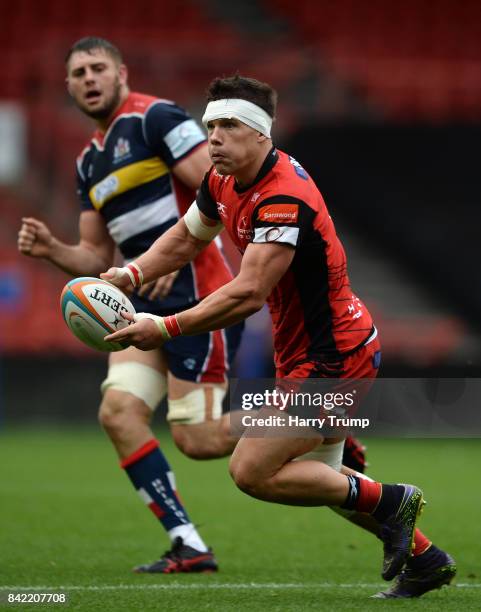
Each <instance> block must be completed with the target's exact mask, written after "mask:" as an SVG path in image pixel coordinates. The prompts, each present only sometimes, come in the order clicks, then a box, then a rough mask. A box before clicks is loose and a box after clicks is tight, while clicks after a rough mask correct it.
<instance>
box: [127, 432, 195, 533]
mask: <svg viewBox="0 0 481 612" xmlns="http://www.w3.org/2000/svg"><path fill="white" fill-rule="evenodd" d="M121 466H122V467H123V468H124V469H125V471H126V472H127V474H128V476H129V478H130V480H131V482H132V484H133V485H134V487H135V488H136V489H137V493H138V494H139V495H140V497H141V498H142V500H143V501H144V502H145V503H146V504H147V506H148V507H149V508H150V509H151V510H152V512H153V513H154V514H155V516H156V517H157V518H158V519H159V521H160V522H161V523H162V525H163V526H164V529H165V530H166V531H170V530H171V529H174V527H179V526H181V525H190V519H189V516H188V514H187V512H186V510H185V508H184V507H183V505H182V503H181V502H180V500H179V498H178V496H177V491H176V490H175V481H174V473H173V472H172V470H171V468H170V465H169V463H168V461H167V459H166V458H165V456H164V454H163V453H162V451H161V450H160V448H159V443H158V442H157V440H154V439H152V440H149V442H147V443H146V444H144V445H143V446H141V447H140V448H139V449H138V450H137V451H135V453H133V454H132V455H130V456H129V457H127V458H126V459H124V460H123V461H122V462H121Z"/></svg>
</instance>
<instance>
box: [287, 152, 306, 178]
mask: <svg viewBox="0 0 481 612" xmlns="http://www.w3.org/2000/svg"><path fill="white" fill-rule="evenodd" d="M289 161H290V162H291V164H292V165H293V166H294V170H295V171H296V174H297V175H298V176H300V177H301V178H302V179H304V180H305V181H307V177H308V175H307V172H306V171H305V170H304V168H303V167H302V166H301V164H300V163H299V162H298V161H297V159H294V158H293V157H291V156H290V155H289Z"/></svg>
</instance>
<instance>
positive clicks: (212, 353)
mask: <svg viewBox="0 0 481 612" xmlns="http://www.w3.org/2000/svg"><path fill="white" fill-rule="evenodd" d="M131 301H132V303H133V305H134V307H135V309H136V311H137V312H149V313H151V314H155V315H158V316H161V317H165V316H168V315H171V314H174V313H173V312H172V310H165V309H163V308H162V307H161V306H162V303H161V302H159V301H158V300H153V301H151V300H147V299H145V298H141V297H138V296H132V298H131ZM195 305H196V302H193V303H192V304H189V305H188V306H184V307H180V308H178V309H176V311H175V312H181V311H182V310H186V309H187V308H192V307H193V306H195ZM243 331H244V323H243V322H242V323H238V324H237V325H232V326H231V327H228V328H227V329H221V330H216V331H213V332H209V333H206V334H198V335H196V336H177V337H176V338H172V340H169V341H168V342H166V343H165V344H164V345H163V347H162V349H163V352H164V355H165V357H166V359H167V366H168V368H169V371H170V372H172V374H173V375H174V376H175V377H177V378H180V379H182V380H190V381H192V382H197V383H222V382H225V381H226V380H227V375H228V373H229V369H230V366H231V364H232V362H233V360H234V357H235V355H236V353H237V350H238V348H239V345H240V342H241V339H242V332H243Z"/></svg>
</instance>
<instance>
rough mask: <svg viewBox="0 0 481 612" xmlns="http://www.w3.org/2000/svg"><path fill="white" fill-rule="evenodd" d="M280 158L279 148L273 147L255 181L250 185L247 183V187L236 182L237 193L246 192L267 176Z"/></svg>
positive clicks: (235, 189)
mask: <svg viewBox="0 0 481 612" xmlns="http://www.w3.org/2000/svg"><path fill="white" fill-rule="evenodd" d="M278 159H279V153H278V152H277V149H276V148H275V147H272V149H271V150H270V151H269V153H268V154H267V157H266V158H265V160H264V163H263V164H262V166H261V169H260V170H259V172H258V173H257V176H256V178H255V179H254V180H253V182H252V183H251V184H250V185H247V187H239V185H237V183H234V191H236V192H237V193H244V192H246V191H248V190H249V189H251V188H252V187H253V186H254V185H255V184H256V183H258V182H259V181H262V179H263V178H264V177H265V176H267V174H269V172H270V171H271V170H272V168H273V167H274V166H275V165H276V163H277V161H278Z"/></svg>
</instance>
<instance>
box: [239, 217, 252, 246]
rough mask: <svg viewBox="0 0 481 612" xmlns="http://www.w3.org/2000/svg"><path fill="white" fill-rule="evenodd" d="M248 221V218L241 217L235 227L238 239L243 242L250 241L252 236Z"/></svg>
mask: <svg viewBox="0 0 481 612" xmlns="http://www.w3.org/2000/svg"><path fill="white" fill-rule="evenodd" d="M248 221H249V217H247V216H245V217H242V218H241V220H240V223H239V225H238V226H237V235H238V236H239V238H243V239H244V240H250V239H251V238H252V235H253V231H252V229H251V228H250V227H249V224H248Z"/></svg>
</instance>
